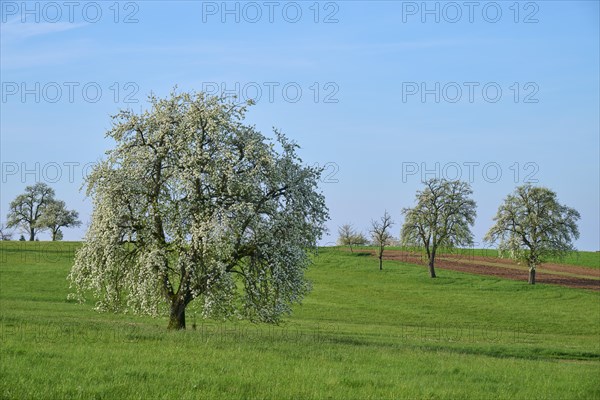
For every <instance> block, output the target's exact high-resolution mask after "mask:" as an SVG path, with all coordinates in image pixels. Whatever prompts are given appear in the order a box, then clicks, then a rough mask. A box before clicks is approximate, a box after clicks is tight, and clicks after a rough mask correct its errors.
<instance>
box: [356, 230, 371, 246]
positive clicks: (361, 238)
mask: <svg viewBox="0 0 600 400" xmlns="http://www.w3.org/2000/svg"><path fill="white" fill-rule="evenodd" d="M352 243H353V244H354V246H366V245H368V244H369V239H367V237H366V236H365V235H364V234H363V233H362V232H357V233H356V234H355V235H354V237H353V238H352Z"/></svg>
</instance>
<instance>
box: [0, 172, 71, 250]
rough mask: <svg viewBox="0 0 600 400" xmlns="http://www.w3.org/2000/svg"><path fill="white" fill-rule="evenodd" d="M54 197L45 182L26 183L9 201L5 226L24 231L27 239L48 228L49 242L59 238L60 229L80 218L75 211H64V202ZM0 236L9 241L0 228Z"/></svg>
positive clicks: (65, 209) (65, 207) (8, 235)
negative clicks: (22, 190)
mask: <svg viewBox="0 0 600 400" xmlns="http://www.w3.org/2000/svg"><path fill="white" fill-rule="evenodd" d="M54 196H55V192H54V189H52V188H51V187H50V186H48V185H46V184H45V183H42V182H38V183H36V184H35V185H33V186H27V187H26V188H25V192H24V193H23V194H20V195H19V196H17V197H16V198H15V199H14V200H13V201H12V202H11V203H10V207H9V211H8V215H7V217H6V219H7V223H6V228H19V229H21V230H23V231H25V232H26V233H27V234H28V235H29V240H30V241H33V240H35V239H36V235H37V234H38V233H40V232H42V231H46V230H48V231H50V234H51V236H52V240H53V241H55V240H62V238H63V233H62V228H71V227H76V226H80V225H81V221H79V214H78V213H77V211H75V210H68V209H67V206H66V204H65V202H64V201H62V200H57V199H55V197H54ZM3 228H4V227H3ZM1 236H2V240H10V239H11V236H12V234H11V233H9V232H7V231H6V229H2V232H1Z"/></svg>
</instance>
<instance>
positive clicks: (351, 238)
mask: <svg viewBox="0 0 600 400" xmlns="http://www.w3.org/2000/svg"><path fill="white" fill-rule="evenodd" d="M338 235H339V236H338V241H337V243H338V245H340V246H348V248H349V249H350V252H352V247H353V246H364V245H366V244H367V243H368V242H369V240H368V239H367V238H366V237H365V235H363V234H362V233H361V232H357V231H356V230H355V229H354V228H353V227H352V225H350V224H344V225H342V226H340V227H339V228H338Z"/></svg>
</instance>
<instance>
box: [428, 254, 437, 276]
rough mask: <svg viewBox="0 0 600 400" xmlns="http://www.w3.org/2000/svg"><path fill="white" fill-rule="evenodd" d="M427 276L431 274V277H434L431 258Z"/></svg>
mask: <svg viewBox="0 0 600 400" xmlns="http://www.w3.org/2000/svg"><path fill="white" fill-rule="evenodd" d="M429 276H431V277H432V278H435V277H436V276H435V268H434V267H433V258H431V260H429Z"/></svg>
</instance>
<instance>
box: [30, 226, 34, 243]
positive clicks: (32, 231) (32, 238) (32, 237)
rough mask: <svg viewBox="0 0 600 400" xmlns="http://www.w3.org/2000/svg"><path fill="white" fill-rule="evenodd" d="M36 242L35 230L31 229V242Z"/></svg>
mask: <svg viewBox="0 0 600 400" xmlns="http://www.w3.org/2000/svg"><path fill="white" fill-rule="evenodd" d="M34 240H35V229H33V228H29V241H30V242H33V241H34Z"/></svg>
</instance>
